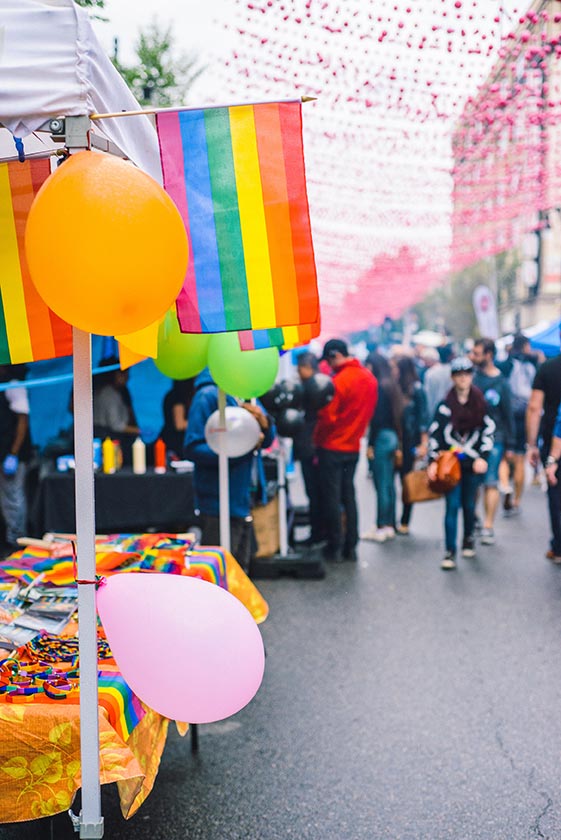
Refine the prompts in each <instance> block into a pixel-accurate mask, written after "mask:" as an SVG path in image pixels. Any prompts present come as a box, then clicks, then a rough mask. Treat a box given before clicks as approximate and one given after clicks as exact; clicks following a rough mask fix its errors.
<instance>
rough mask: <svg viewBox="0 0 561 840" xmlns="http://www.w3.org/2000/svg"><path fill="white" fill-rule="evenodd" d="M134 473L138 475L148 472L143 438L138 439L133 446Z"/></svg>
mask: <svg viewBox="0 0 561 840" xmlns="http://www.w3.org/2000/svg"><path fill="white" fill-rule="evenodd" d="M132 471H133V473H136V475H142V474H143V473H145V472H146V446H145V445H144V441H143V440H142V438H139V437H137V439H136V440H135V442H134V443H133V445H132Z"/></svg>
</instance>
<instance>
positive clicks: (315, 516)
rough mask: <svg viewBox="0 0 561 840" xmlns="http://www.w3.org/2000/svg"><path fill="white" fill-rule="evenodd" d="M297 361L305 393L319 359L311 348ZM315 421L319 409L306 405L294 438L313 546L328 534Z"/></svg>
mask: <svg viewBox="0 0 561 840" xmlns="http://www.w3.org/2000/svg"><path fill="white" fill-rule="evenodd" d="M296 364H297V369H298V376H299V377H300V380H301V382H302V385H303V388H304V393H305V391H306V383H309V382H310V380H311V379H312V377H313V376H314V374H315V373H317V371H318V360H317V358H316V357H315V356H314V354H313V353H311V352H310V351H304V352H303V353H300V354H299V356H298V358H297V360H296ZM316 422H317V411H316V409H314V408H311V407H310V406H309V405H307V406H306V409H305V415H304V427H303V429H302V430H301V431H300V433H299V434H297V435H296V436H295V437H294V442H293V455H294V460H295V461H300V468H301V470H302V478H303V480H304V488H305V490H306V496H307V497H308V503H309V508H310V529H311V530H310V537H309V540H307V542H308V543H310V545H313V544H317V543H320V542H322V541H323V539H324V537H325V534H324V529H323V517H322V513H321V494H320V484H319V467H318V457H317V452H316V447H315V445H314V440H313V437H314V429H315V426H316Z"/></svg>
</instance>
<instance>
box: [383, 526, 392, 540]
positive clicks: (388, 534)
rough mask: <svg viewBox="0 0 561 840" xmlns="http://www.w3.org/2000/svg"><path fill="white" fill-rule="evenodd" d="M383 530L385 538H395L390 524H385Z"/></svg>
mask: <svg viewBox="0 0 561 840" xmlns="http://www.w3.org/2000/svg"><path fill="white" fill-rule="evenodd" d="M384 531H385V532H386V539H387V540H393V539H395V528H393V527H392V526H391V525H386V527H385V528H384Z"/></svg>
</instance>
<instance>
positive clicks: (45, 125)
mask: <svg viewBox="0 0 561 840" xmlns="http://www.w3.org/2000/svg"><path fill="white" fill-rule="evenodd" d="M139 107H140V106H139V104H138V103H137V101H136V100H135V98H134V97H133V96H132V94H131V93H130V91H129V90H128V88H127V86H126V84H125V82H124V81H123V79H122V78H121V76H120V75H119V74H118V72H117V71H116V70H115V68H114V67H113V65H112V64H111V62H110V60H109V59H108V57H107V56H106V55H105V54H104V52H103V49H102V48H101V46H100V44H99V43H98V41H97V39H96V37H95V34H94V32H93V30H92V27H91V25H90V22H89V19H88V16H87V14H86V13H85V12H84V10H83V9H81V8H79V7H78V6H76V5H75V4H74V3H73V2H72V0H2V4H1V5H0V124H1V125H2V126H4V128H2V129H0V161H6V160H11V159H14V158H17V157H18V153H17V150H16V146H15V143H14V138H13V136H12V135H14V136H15V137H20V138H22V139H23V145H24V152H25V154H30V155H36V154H49V153H50V152H51V151H52V150H53V148H56V147H60V146H61V145H64V144H66V145H67V146H70V145H72V147H73V148H75V149H78V148H86V147H87V146H88V145H89V144H90V142H91V145H95V146H98V147H100V148H102V149H105V150H106V151H112V152H115V153H118V154H121V155H122V156H123V157H127V158H129V159H131V160H132V161H133V162H134V163H135V164H137V165H138V166H139V167H140V168H141V169H143V170H144V171H145V172H147V173H148V174H150V175H151V176H152V177H154V178H155V179H156V180H158V181H159V182H160V183H161V181H162V175H161V167H160V157H159V149H158V143H157V137H156V132H155V129H154V127H153V125H152V123H151V122H150V120H149V118H148V117H146V116H135V117H127V118H126V119H107V118H106V119H101V120H97V121H96V122H95V124H94V123H93V122H90V120H89V119H88V117H89V115H91V114H94V113H108V112H110V113H111V112H113V113H114V112H119V111H122V110H138V109H139ZM54 118H63V119H64V122H62V121H61V126H62V128H63V129H64V130H65V133H66V139H65V137H64V136H63V137H62V138H61V140H62V141H63V142H62V143H57V142H56V141H55V140H53V139H52V137H51V135H50V133H48V132H49V124H50V121H51V120H52V119H54ZM39 130H41V131H40V133H39V134H37V135H34V132H37V131H39ZM44 132H47V133H44ZM71 134H74V137H73V140H72V143H69V136H70V135H71ZM77 275H79V266H78V267H77ZM74 405H75V406H76V411H75V454H76V523H77V538H78V575H77V577H78V580H79V581H84V583H83V584H81V585H79V586H78V590H79V595H78V609H79V613H78V615H79V636H80V738H81V764H82V811H81V813H80V816H79V818H75V821H76V823H77V825H76V828H78V827H79V831H80V837H86V838H98V837H102V836H103V818H102V816H101V795H100V785H99V726H98V695H97V617H96V605H95V586H94V585H91V582H93V581H95V572H96V567H95V515H94V492H93V490H94V482H93V453H92V440H93V421H92V382H91V338H90V335H89V334H87V333H83V332H81V331H80V330H77V329H74ZM88 582H90V583H89V585H88Z"/></svg>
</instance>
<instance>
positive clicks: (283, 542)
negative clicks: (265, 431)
mask: <svg viewBox="0 0 561 840" xmlns="http://www.w3.org/2000/svg"><path fill="white" fill-rule="evenodd" d="M277 489H278V497H279V547H280V553H281V556H282V557H286V555H287V554H288V526H287V518H286V517H287V507H288V504H287V501H288V500H287V489H286V448H285V443H284V441H283V440H282V439H279V449H278V453H277Z"/></svg>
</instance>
